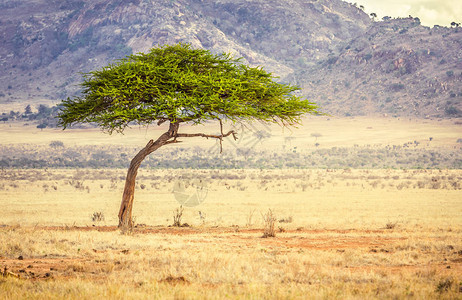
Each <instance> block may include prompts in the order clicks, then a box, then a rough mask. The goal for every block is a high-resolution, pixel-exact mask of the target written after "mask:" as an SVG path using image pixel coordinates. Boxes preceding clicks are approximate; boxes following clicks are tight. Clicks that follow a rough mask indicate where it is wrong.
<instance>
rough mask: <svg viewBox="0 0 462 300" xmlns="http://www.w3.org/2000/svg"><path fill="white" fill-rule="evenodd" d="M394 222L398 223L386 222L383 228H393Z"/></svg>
mask: <svg viewBox="0 0 462 300" xmlns="http://www.w3.org/2000/svg"><path fill="white" fill-rule="evenodd" d="M396 224H398V222H395V223H393V222H388V223H387V224H386V225H385V228H386V229H394V228H395V227H396Z"/></svg>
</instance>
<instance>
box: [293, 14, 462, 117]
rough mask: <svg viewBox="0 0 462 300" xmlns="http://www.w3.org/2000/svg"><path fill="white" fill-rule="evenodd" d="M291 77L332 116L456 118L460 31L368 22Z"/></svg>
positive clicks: (461, 78) (411, 22)
mask: <svg viewBox="0 0 462 300" xmlns="http://www.w3.org/2000/svg"><path fill="white" fill-rule="evenodd" d="M294 77H295V78H297V79H299V84H300V85H301V86H303V88H304V91H305V93H306V95H307V96H308V97H310V98H313V99H316V100H317V101H318V102H319V103H322V104H323V106H324V107H325V108H326V109H327V111H329V112H331V113H332V114H334V115H343V114H346V115H357V114H363V115H366V114H371V113H383V114H390V115H400V116H414V117H415V116H418V117H457V116H459V117H460V116H462V114H461V109H462V105H461V104H462V101H461V100H462V30H460V29H459V28H446V27H434V28H429V27H423V26H420V22H419V20H418V19H414V18H406V19H394V20H391V19H390V20H385V21H383V22H374V23H373V24H371V26H370V27H369V28H368V29H367V31H366V32H365V33H364V34H362V35H361V36H358V37H356V38H354V39H352V40H351V41H349V42H347V43H343V44H342V45H341V47H340V49H339V50H338V51H337V52H336V53H332V54H331V55H329V57H328V58H327V59H325V60H323V61H320V62H318V64H317V66H316V67H314V68H311V69H308V70H300V71H298V73H297V74H296V75H294Z"/></svg>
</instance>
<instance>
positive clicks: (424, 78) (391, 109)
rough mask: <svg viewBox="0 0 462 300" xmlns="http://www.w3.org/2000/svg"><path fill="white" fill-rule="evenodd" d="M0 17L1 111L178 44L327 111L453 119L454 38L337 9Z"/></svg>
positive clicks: (209, 8) (225, 8)
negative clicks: (256, 68) (259, 72)
mask: <svg viewBox="0 0 462 300" xmlns="http://www.w3.org/2000/svg"><path fill="white" fill-rule="evenodd" d="M0 20H1V21H0V31H1V32H2V35H0V44H1V45H2V46H1V47H0V66H1V67H0V103H3V104H5V103H10V102H22V103H29V102H33V101H37V100H42V99H49V100H50V101H54V103H56V102H57V101H59V100H60V99H63V98H65V97H68V96H73V95H76V94H78V92H79V90H78V83H79V82H80V81H81V74H80V73H79V72H88V71H90V70H93V69H95V68H98V67H101V66H104V65H107V64H108V63H110V62H112V61H114V60H115V59H119V58H122V57H124V56H125V55H128V54H131V53H137V52H143V51H147V50H148V49H149V48H151V47H153V46H157V45H162V44H166V43H167V44H172V43H177V42H186V43H191V44H192V45H193V46H194V47H202V48H207V49H211V50H212V51H214V52H222V51H226V52H231V53H233V54H234V55H235V56H239V57H243V58H244V63H249V64H251V65H261V66H263V67H265V68H266V69H267V70H269V71H271V72H273V74H274V75H275V76H279V77H280V79H279V80H280V81H284V82H292V83H296V84H299V85H301V86H302V88H303V90H302V93H303V94H304V95H306V96H308V97H309V98H310V99H311V100H313V101H315V102H318V103H320V104H321V105H322V106H323V108H324V111H326V112H328V113H331V114H335V115H339V116H342V115H364V114H376V113H380V114H384V113H385V114H393V115H409V116H418V117H425V116H428V117H432V116H435V117H459V116H461V110H462V107H461V101H460V100H461V98H462V89H461V86H462V85H461V80H462V75H461V73H462V64H461V55H462V54H461V52H460V49H461V41H462V30H460V29H459V28H446V27H434V28H428V27H424V26H421V25H420V22H419V20H418V18H412V17H410V18H406V19H392V18H386V19H385V20H384V21H373V20H372V19H371V18H369V16H368V15H367V14H366V13H365V12H364V11H363V10H362V9H361V8H358V7H356V6H354V5H351V4H349V3H346V2H343V1H340V0H311V1H298V0H297V1H295V0H282V1H263V0H258V1H243V0H239V1H230V0H224V1H219V2H211V1H200V0H180V1H170V0H168V1H167V0H160V1H146V0H144V1H142V0H131V1H116V2H114V1H109V0H97V1H77V0H66V1H44V0H34V1H24V0H14V1H8V2H4V3H1V4H0ZM448 25H449V24H448Z"/></svg>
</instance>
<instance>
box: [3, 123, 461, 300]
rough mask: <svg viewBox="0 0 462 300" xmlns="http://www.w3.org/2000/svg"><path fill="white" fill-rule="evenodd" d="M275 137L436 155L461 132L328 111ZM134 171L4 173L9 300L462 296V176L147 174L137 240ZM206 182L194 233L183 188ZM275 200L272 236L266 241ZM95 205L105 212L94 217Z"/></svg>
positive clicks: (75, 139)
mask: <svg viewBox="0 0 462 300" xmlns="http://www.w3.org/2000/svg"><path fill="white" fill-rule="evenodd" d="M202 129H203V128H202V127H198V128H186V129H185V130H187V131H191V132H193V131H194V132H195V131H201V130H202ZM162 130H163V129H162V128H160V129H159V128H150V129H149V130H146V129H138V128H134V129H131V130H129V131H128V132H126V135H124V136H121V135H114V136H108V135H104V134H102V133H101V132H100V131H99V130H97V129H91V130H71V131H65V132H63V131H61V130H54V129H45V130H43V131H39V130H38V129H36V128H35V127H31V126H29V127H27V126H25V127H24V126H22V125H21V126H19V125H18V124H16V125H15V124H13V125H12V127H9V124H0V138H1V139H2V143H3V144H43V145H48V144H49V143H50V142H51V141H54V140H60V141H63V142H64V144H65V145H66V147H69V148H72V146H73V145H90V144H98V145H99V144H116V145H133V147H135V148H140V147H142V146H143V145H144V144H145V143H146V142H147V140H149V139H150V138H155V137H157V136H158V135H159V134H160V132H161V131H162ZM207 130H209V131H211V132H215V131H216V128H213V127H210V128H208V129H207ZM271 133H272V135H273V136H272V137H271V139H268V140H265V141H264V142H263V143H259V144H256V145H255V147H256V148H271V147H280V146H281V143H283V141H284V138H285V137H287V136H291V137H295V139H292V140H290V141H289V144H290V146H291V147H295V146H296V147H298V149H297V151H311V150H312V149H314V147H315V146H314V143H315V137H313V136H312V134H313V133H320V134H321V136H319V137H318V138H317V142H319V143H320V145H319V147H321V148H322V147H326V148H330V147H338V146H342V147H354V145H359V146H363V145H382V146H384V145H402V144H404V143H408V142H412V141H414V140H416V141H419V142H420V146H419V147H425V149H428V150H429V151H431V150H439V149H460V143H457V142H456V141H457V139H458V138H461V136H460V125H457V124H455V122H454V121H452V120H443V121H432V120H398V119H392V118H381V119H369V118H351V119H336V118H330V120H328V118H315V119H310V120H307V121H306V122H305V126H304V127H301V128H300V129H295V130H293V131H292V132H290V131H285V132H283V131H282V130H281V129H279V128H277V127H273V128H271ZM430 137H433V140H432V141H431V142H430V141H429V138H430ZM208 143H211V144H213V143H214V142H213V141H209V142H208ZM183 146H187V147H189V146H190V147H196V146H202V147H209V145H208V144H206V143H204V141H203V140H201V139H191V140H188V141H187V142H185V143H184V145H183ZM226 146H230V145H225V151H226ZM231 147H232V146H231ZM165 151H168V150H165ZM153 155H155V153H154V154H153ZM124 176H125V170H116V169H114V170H90V169H82V170H53V169H48V170H43V169H42V170H33V169H31V170H11V169H5V170H2V171H1V173H0V207H1V208H2V214H1V219H0V273H2V274H5V275H0V299H95V298H107V299H223V298H225V299H229V298H230V299H235V298H237V299H306V298H309V299H320V298H322V299H372V298H379V299H384V298H385V299H390V298H396V299H403V298H415V299H434V298H441V299H462V296H461V295H462V291H461V285H462V238H461V237H462V218H461V215H462V194H461V182H462V180H461V179H462V171H461V170H389V169H387V170H350V169H346V170H146V169H141V170H140V173H139V177H138V179H139V180H138V183H137V191H136V195H135V203H134V215H135V217H136V223H137V224H138V226H137V227H136V228H135V229H134V232H133V234H132V235H122V234H121V233H120V232H119V231H118V230H117V229H116V228H115V226H114V225H116V224H117V221H118V220H117V213H118V208H119V204H120V200H121V194H122V188H123V179H124ZM194 179H202V180H203V182H205V183H206V190H207V195H206V197H205V198H204V199H205V201H204V202H203V203H201V204H200V205H199V206H195V207H185V208H184V213H183V217H182V222H183V223H188V224H189V225H191V227H184V228H173V227H169V225H171V224H172V223H173V212H174V210H176V209H177V208H178V207H179V203H178V202H177V201H176V199H175V196H174V193H173V190H174V189H175V184H176V183H178V182H181V183H183V184H185V185H186V186H187V187H186V189H187V190H186V193H187V194H188V193H189V194H192V193H194V191H195V190H194V188H192V187H191V186H188V184H189V183H191V182H192V181H194ZM268 209H271V210H272V212H274V214H275V216H276V218H277V220H278V221H277V223H276V237H274V238H262V235H263V227H264V224H263V218H262V215H263V214H265V213H266V212H267V211H268ZM199 211H200V214H199ZM95 212H97V213H101V214H102V215H104V220H103V221H93V220H92V215H93V214H94V213H95ZM5 267H6V268H7V270H5V269H4V268H5ZM8 274H16V275H19V278H16V277H14V276H11V275H8Z"/></svg>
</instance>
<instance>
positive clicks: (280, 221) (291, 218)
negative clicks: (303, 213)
mask: <svg viewBox="0 0 462 300" xmlns="http://www.w3.org/2000/svg"><path fill="white" fill-rule="evenodd" d="M292 222H293V217H292V216H289V217H287V218H282V219H280V220H279V223H292Z"/></svg>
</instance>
